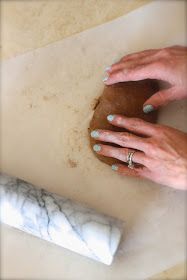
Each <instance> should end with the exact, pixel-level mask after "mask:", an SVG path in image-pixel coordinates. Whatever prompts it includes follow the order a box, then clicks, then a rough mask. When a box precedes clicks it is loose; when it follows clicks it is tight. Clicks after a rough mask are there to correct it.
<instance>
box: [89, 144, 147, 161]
mask: <svg viewBox="0 0 187 280" xmlns="http://www.w3.org/2000/svg"><path fill="white" fill-rule="evenodd" d="M93 150H94V151H95V152H97V153H98V154H99V155H103V156H106V157H111V158H116V159H119V160H121V161H123V162H127V157H128V154H129V152H133V151H134V150H131V149H126V148H117V147H112V146H109V145H103V144H97V145H94V146H93ZM133 162H135V163H140V164H143V165H145V164H146V156H145V155H144V153H142V152H138V151H136V152H135V153H134V154H133Z"/></svg>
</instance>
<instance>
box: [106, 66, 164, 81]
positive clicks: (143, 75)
mask: <svg viewBox="0 0 187 280" xmlns="http://www.w3.org/2000/svg"><path fill="white" fill-rule="evenodd" d="M165 75H166V74H165ZM163 78H164V72H163V64H162V63H161V62H158V61H156V62H151V63H147V64H141V65H138V66H136V67H134V68H133V67H132V68H127V67H123V69H120V70H117V71H114V72H112V73H111V74H109V75H108V77H105V78H104V79H103V81H104V83H105V84H106V85H111V84H115V83H119V82H127V81H139V80H144V79H158V80H159V79H163ZM166 80H167V78H166Z"/></svg>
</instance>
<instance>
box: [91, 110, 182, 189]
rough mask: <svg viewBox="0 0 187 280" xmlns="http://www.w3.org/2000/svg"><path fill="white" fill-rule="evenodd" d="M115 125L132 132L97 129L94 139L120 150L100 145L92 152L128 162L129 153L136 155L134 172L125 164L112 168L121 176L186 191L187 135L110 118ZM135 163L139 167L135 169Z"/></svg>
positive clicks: (151, 125) (132, 119) (172, 130)
mask: <svg viewBox="0 0 187 280" xmlns="http://www.w3.org/2000/svg"><path fill="white" fill-rule="evenodd" d="M108 120H109V121H110V123H112V125H115V126H118V127H123V128H125V129H127V130H128V131H132V133H135V134H138V135H142V136H136V135H134V134H131V133H130V132H113V131H108V130H101V129H98V130H96V131H94V132H92V134H91V135H92V137H94V138H96V139H97V140H100V141H102V142H107V143H115V144H118V145H119V146H120V147H113V146H109V145H104V144H99V145H95V146H94V147H93V149H94V150H95V151H96V152H97V153H98V154H101V155H104V156H107V157H112V158H116V159H119V160H121V161H123V162H127V156H128V153H129V152H131V151H135V153H134V154H133V162H134V163H135V166H134V168H133V169H130V168H128V167H127V166H125V165H123V164H115V165H113V166H112V169H113V170H116V171H117V172H118V173H119V174H122V175H125V176H136V177H144V178H148V179H150V180H151V181H154V182H157V183H159V184H163V185H166V186H169V187H172V188H176V189H183V190H185V189H187V134H186V133H184V132H181V131H179V130H177V129H174V128H171V127H168V126H164V125H157V124H152V123H148V122H145V121H143V120H141V119H136V118H127V117H125V116H121V115H110V116H108ZM136 163H138V164H139V165H137V166H136Z"/></svg>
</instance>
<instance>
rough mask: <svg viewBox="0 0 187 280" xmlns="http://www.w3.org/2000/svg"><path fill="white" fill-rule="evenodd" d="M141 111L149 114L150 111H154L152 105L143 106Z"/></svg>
mask: <svg viewBox="0 0 187 280" xmlns="http://www.w3.org/2000/svg"><path fill="white" fill-rule="evenodd" d="M143 111H144V113H146V114H147V113H150V112H152V111H154V107H153V105H145V106H144V107H143Z"/></svg>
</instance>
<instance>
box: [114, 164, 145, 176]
mask: <svg viewBox="0 0 187 280" xmlns="http://www.w3.org/2000/svg"><path fill="white" fill-rule="evenodd" d="M112 170H114V171H116V172H117V173H118V174H120V175H123V176H131V177H142V178H143V177H144V178H147V176H148V175H147V174H149V170H148V169H147V168H146V167H144V166H140V167H134V168H133V169H131V168H129V167H127V166H125V165H123V164H114V165H112Z"/></svg>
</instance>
